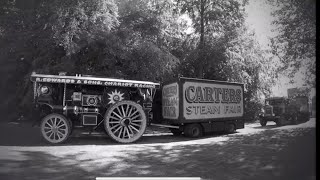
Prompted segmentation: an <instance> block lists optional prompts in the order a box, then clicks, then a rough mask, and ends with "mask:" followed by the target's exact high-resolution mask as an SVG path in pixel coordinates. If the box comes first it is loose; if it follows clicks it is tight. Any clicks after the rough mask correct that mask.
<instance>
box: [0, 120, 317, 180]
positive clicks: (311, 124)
mask: <svg viewBox="0 0 320 180" xmlns="http://www.w3.org/2000/svg"><path fill="white" fill-rule="evenodd" d="M153 130H154V129H153ZM315 153H316V152H315V119H311V120H309V121H308V122H306V123H302V124H299V125H288V126H283V127H277V126H275V124H272V123H270V124H268V125H267V126H266V127H260V125H259V124H257V123H254V124H248V125H246V128H245V129H241V130H238V131H237V133H234V134H229V135H221V134H220V135H218V134H213V135H209V136H206V137H204V138H201V139H188V138H185V137H183V136H180V137H174V136H172V135H171V134H170V133H166V132H164V131H158V130H157V131H150V130H149V131H148V134H146V136H144V137H143V138H142V140H141V141H139V142H138V143H135V144H129V145H122V144H117V143H114V142H112V141H111V140H110V139H108V138H106V137H93V136H82V137H72V138H70V140H69V141H68V142H67V143H65V144H63V145H58V146H51V145H48V144H46V143H45V142H43V141H42V139H41V137H40V133H39V129H38V128H35V127H34V128H31V127H30V126H27V125H26V124H19V125H13V124H0V179H53V180H59V179H95V177H102V176H107V177H116V176H122V177H123V176H126V177H127V176H134V177H137V176H140V177H142V176H147V177H151V176H157V177H158V176H160V177H182V176H187V177H190V176H192V177H201V178H202V179H219V180H220V179H222V180H223V179H245V180H247V179H266V180H267V179H268V180H269V179H273V180H274V179H279V180H280V179H281V180H282V179H290V180H292V179H297V180H298V179H299V180H303V179H310V180H311V179H315Z"/></svg>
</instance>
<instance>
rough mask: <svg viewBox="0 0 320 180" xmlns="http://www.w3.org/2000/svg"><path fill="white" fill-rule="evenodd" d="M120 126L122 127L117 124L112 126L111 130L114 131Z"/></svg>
mask: <svg viewBox="0 0 320 180" xmlns="http://www.w3.org/2000/svg"><path fill="white" fill-rule="evenodd" d="M119 126H120V124H116V125H114V126H112V127H111V128H110V130H112V129H114V128H116V127H119Z"/></svg>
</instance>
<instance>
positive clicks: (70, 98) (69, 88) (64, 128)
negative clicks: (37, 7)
mask: <svg viewBox="0 0 320 180" xmlns="http://www.w3.org/2000/svg"><path fill="white" fill-rule="evenodd" d="M31 81H32V82H33V86H34V102H35V105H36V109H37V110H38V111H39V115H40V117H41V118H40V119H41V122H40V129H41V133H42V136H43V138H44V139H45V140H46V141H48V142H50V143H61V142H64V141H65V140H66V139H67V138H68V137H69V135H70V133H71V132H72V130H73V128H74V127H81V128H84V129H87V130H89V131H93V130H99V129H102V130H105V131H106V132H107V134H108V135H109V136H110V137H111V138H112V139H113V140H115V141H117V142H120V143H131V142H134V141H136V140H138V139H139V138H140V137H141V136H142V135H143V133H144V132H145V129H146V126H147V125H148V124H149V123H150V121H151V119H152V112H151V110H152V101H153V98H154V95H155V91H156V89H158V88H159V87H160V84H159V83H153V82H147V81H133V80H123V79H113V78H102V77H93V76H81V75H76V76H67V75H65V74H60V75H44V74H36V73H32V75H31Z"/></svg>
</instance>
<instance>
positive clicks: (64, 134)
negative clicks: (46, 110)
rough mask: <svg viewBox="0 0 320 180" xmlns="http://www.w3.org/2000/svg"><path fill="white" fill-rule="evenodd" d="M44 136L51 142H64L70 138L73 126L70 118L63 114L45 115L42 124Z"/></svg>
mask: <svg viewBox="0 0 320 180" xmlns="http://www.w3.org/2000/svg"><path fill="white" fill-rule="evenodd" d="M40 129H41V134H42V137H43V138H44V139H45V140H46V141H47V142H49V143H53V144H57V143H62V142H64V141H65V140H67V139H68V137H69V135H70V132H71V127H70V122H69V120H68V119H67V118H66V117H64V116H63V115H61V114H55V113H53V114H49V115H47V116H45V117H44V118H43V119H42V121H41V125H40Z"/></svg>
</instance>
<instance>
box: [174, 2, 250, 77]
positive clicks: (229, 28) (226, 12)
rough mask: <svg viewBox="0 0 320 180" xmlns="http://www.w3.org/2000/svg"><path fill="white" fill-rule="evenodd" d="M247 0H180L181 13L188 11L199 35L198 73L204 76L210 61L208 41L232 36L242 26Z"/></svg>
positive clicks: (198, 75)
mask: <svg viewBox="0 0 320 180" xmlns="http://www.w3.org/2000/svg"><path fill="white" fill-rule="evenodd" d="M246 2H247V1H246V0H243V1H237V0H228V1H215V0H200V1H193V0H179V1H178V6H179V8H180V9H181V13H188V14H189V16H190V18H191V19H192V21H193V27H194V29H195V33H196V34H197V35H199V41H198V47H197V54H198V55H197V58H196V60H197V64H198V66H197V68H196V71H197V72H196V75H197V77H198V78H203V77H204V74H205V71H206V70H205V67H207V64H208V61H207V60H206V59H205V57H204V56H205V53H206V52H207V51H206V50H205V48H206V46H207V42H210V41H211V40H214V39H219V38H221V37H223V36H224V38H232V37H233V36H234V35H235V34H234V31H233V30H235V29H237V28H239V27H241V25H242V24H243V21H244V8H243V6H244V5H245V4H246Z"/></svg>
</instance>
